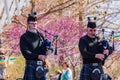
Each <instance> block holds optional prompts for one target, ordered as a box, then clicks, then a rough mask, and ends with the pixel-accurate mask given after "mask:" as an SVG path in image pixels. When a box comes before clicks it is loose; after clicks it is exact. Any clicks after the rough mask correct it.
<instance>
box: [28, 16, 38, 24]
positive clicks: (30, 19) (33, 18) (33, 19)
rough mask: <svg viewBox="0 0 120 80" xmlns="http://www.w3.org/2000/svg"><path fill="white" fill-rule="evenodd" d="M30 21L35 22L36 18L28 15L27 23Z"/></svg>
mask: <svg viewBox="0 0 120 80" xmlns="http://www.w3.org/2000/svg"><path fill="white" fill-rule="evenodd" d="M30 21H34V22H35V21H37V18H36V17H34V16H32V15H30V14H28V18H27V23H29V22H30Z"/></svg>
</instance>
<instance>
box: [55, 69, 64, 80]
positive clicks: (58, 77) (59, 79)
mask: <svg viewBox="0 0 120 80" xmlns="http://www.w3.org/2000/svg"><path fill="white" fill-rule="evenodd" d="M55 73H56V75H57V79H56V80H61V75H62V72H61V71H60V70H56V71H55Z"/></svg>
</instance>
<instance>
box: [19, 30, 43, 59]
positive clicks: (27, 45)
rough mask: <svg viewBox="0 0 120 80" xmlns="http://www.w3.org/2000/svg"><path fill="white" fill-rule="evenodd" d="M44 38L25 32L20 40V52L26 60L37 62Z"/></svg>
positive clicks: (40, 35)
mask: <svg viewBox="0 0 120 80" xmlns="http://www.w3.org/2000/svg"><path fill="white" fill-rule="evenodd" d="M43 40H44V37H43V35H42V34H41V33H39V32H37V33H32V32H30V31H26V33H24V34H23V35H22V36H21V38H20V50H21V52H22V54H23V56H24V58H25V59H26V60H38V55H39V54H41V55H42V53H41V45H42V42H43Z"/></svg>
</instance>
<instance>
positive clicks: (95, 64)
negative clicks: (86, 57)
mask: <svg viewBox="0 0 120 80" xmlns="http://www.w3.org/2000/svg"><path fill="white" fill-rule="evenodd" d="M88 64H89V65H92V66H101V65H102V63H88Z"/></svg>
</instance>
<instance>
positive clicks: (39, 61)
mask: <svg viewBox="0 0 120 80" xmlns="http://www.w3.org/2000/svg"><path fill="white" fill-rule="evenodd" d="M26 63H27V64H37V65H44V62H43V61H41V60H38V61H34V60H26Z"/></svg>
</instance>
